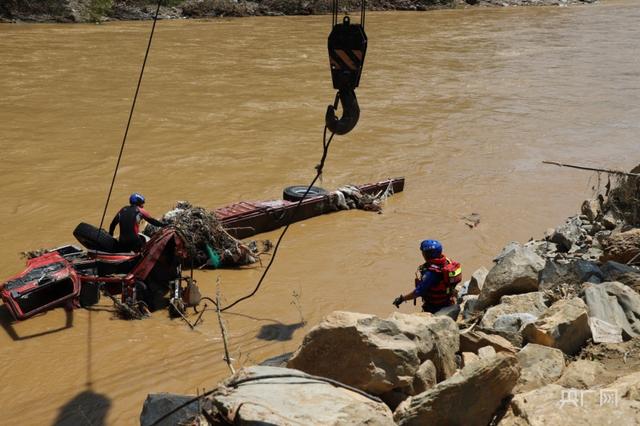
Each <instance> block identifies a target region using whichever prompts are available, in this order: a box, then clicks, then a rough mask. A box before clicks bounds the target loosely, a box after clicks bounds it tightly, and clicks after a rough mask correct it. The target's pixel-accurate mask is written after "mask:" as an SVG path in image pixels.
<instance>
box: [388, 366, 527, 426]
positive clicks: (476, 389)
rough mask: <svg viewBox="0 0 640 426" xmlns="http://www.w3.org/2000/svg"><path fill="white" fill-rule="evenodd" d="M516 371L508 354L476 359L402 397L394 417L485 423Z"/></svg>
mask: <svg viewBox="0 0 640 426" xmlns="http://www.w3.org/2000/svg"><path fill="white" fill-rule="evenodd" d="M519 375H520V368H519V365H518V361H517V359H516V358H515V357H514V356H512V355H505V354H497V355H496V356H493V357H489V358H484V359H480V360H478V361H476V362H473V363H471V364H469V365H467V366H466V367H464V368H463V369H462V370H461V371H460V372H459V373H458V374H456V375H454V376H453V377H451V378H449V379H447V380H445V381H444V382H441V383H438V384H437V385H436V386H435V387H433V388H432V389H429V390H427V391H426V392H423V393H421V394H418V395H416V396H412V397H410V398H408V399H407V400H405V401H404V402H403V403H402V404H400V406H399V407H398V408H397V409H396V411H395V412H394V416H393V417H394V420H395V421H396V423H397V424H399V425H428V424H430V425H486V424H488V423H489V421H490V420H491V418H492V417H493V414H494V413H495V411H496V410H497V409H498V407H499V406H500V404H501V403H502V400H503V399H504V398H506V397H507V396H509V395H510V394H511V390H512V389H513V387H514V386H515V384H516V382H517V381H518V377H519Z"/></svg>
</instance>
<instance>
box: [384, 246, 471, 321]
mask: <svg viewBox="0 0 640 426" xmlns="http://www.w3.org/2000/svg"><path fill="white" fill-rule="evenodd" d="M420 251H421V252H422V257H423V258H424V260H425V262H424V263H423V264H422V265H420V266H419V267H418V270H417V271H416V278H415V285H416V287H415V289H414V290H413V291H411V292H410V293H407V294H405V295H402V294H401V295H400V296H398V297H396V298H395V300H394V301H393V304H394V305H395V306H396V308H398V307H400V304H401V303H403V302H405V301H407V300H413V299H416V298H418V297H422V310H423V311H424V312H431V313H432V314H435V313H436V312H438V311H440V310H441V309H443V308H446V307H448V306H452V305H453V304H454V303H455V297H456V294H455V287H456V284H458V283H459V282H460V281H461V280H462V267H461V266H460V264H459V263H458V262H455V261H452V260H450V259H448V258H447V257H446V256H445V255H444V254H442V244H440V242H439V241H436V240H424V241H422V242H421V243H420Z"/></svg>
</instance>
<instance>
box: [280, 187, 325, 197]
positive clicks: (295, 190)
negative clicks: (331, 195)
mask: <svg viewBox="0 0 640 426" xmlns="http://www.w3.org/2000/svg"><path fill="white" fill-rule="evenodd" d="M307 188H308V187H307V186H287V187H286V188H285V189H284V191H282V198H284V199H285V200H287V201H300V200H301V199H302V196H303V195H304V193H305V192H306V191H307ZM326 194H328V192H327V190H325V189H323V188H320V187H319V186H312V187H311V189H310V190H309V193H308V194H307V196H306V197H305V198H312V197H317V196H318V195H326Z"/></svg>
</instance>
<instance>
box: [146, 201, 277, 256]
mask: <svg viewBox="0 0 640 426" xmlns="http://www.w3.org/2000/svg"><path fill="white" fill-rule="evenodd" d="M162 220H163V221H164V222H165V223H168V224H170V225H172V226H174V227H175V228H176V229H177V230H178V231H179V232H180V234H181V235H182V237H183V238H184V241H185V243H186V244H187V248H188V251H189V258H188V259H187V260H186V262H185V264H186V265H187V266H192V265H193V267H195V268H201V267H206V266H212V267H218V266H221V265H226V266H239V265H250V264H252V263H255V262H257V261H258V260H259V250H258V244H257V243H256V242H255V241H252V242H250V243H249V244H244V243H243V242H242V241H240V240H237V239H236V238H234V237H232V236H231V235H229V233H228V232H227V231H226V230H225V229H224V227H223V226H222V224H221V223H220V221H219V220H218V219H217V218H216V216H215V215H214V214H213V212H210V211H208V210H206V209H205V208H202V207H197V206H193V205H192V204H191V203H189V202H188V201H179V202H178V203H177V204H176V206H175V207H174V208H173V209H172V210H170V211H169V212H167V213H165V215H164V216H163V217H162ZM156 230H157V228H155V227H154V226H151V225H148V226H147V227H146V228H145V234H146V235H149V236H151V235H153V233H154V232H155V231H156ZM264 245H265V246H266V247H267V248H268V247H269V244H268V243H266V244H264Z"/></svg>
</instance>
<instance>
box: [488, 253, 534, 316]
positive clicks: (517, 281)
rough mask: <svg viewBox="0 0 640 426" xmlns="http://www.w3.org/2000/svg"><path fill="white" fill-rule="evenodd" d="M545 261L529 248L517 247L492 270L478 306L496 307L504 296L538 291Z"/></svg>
mask: <svg viewBox="0 0 640 426" xmlns="http://www.w3.org/2000/svg"><path fill="white" fill-rule="evenodd" d="M544 265H545V261H544V259H543V258H542V257H540V256H539V255H538V254H536V253H535V251H534V250H533V249H531V248H528V247H522V246H520V245H517V246H515V247H513V248H512V249H510V250H509V251H508V252H507V253H506V254H505V255H504V256H502V257H501V258H500V259H499V261H498V262H497V263H496V265H495V266H494V267H493V268H491V270H490V271H489V273H488V274H487V277H486V279H485V281H484V286H483V287H482V290H481V291H480V296H479V297H478V302H477V303H478V306H480V307H481V308H486V307H489V306H492V305H495V304H496V303H497V302H498V301H499V300H500V298H501V297H502V296H505V295H510V294H520V293H529V292H532V291H537V290H538V274H539V273H540V271H541V270H542V269H543V268H544Z"/></svg>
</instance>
